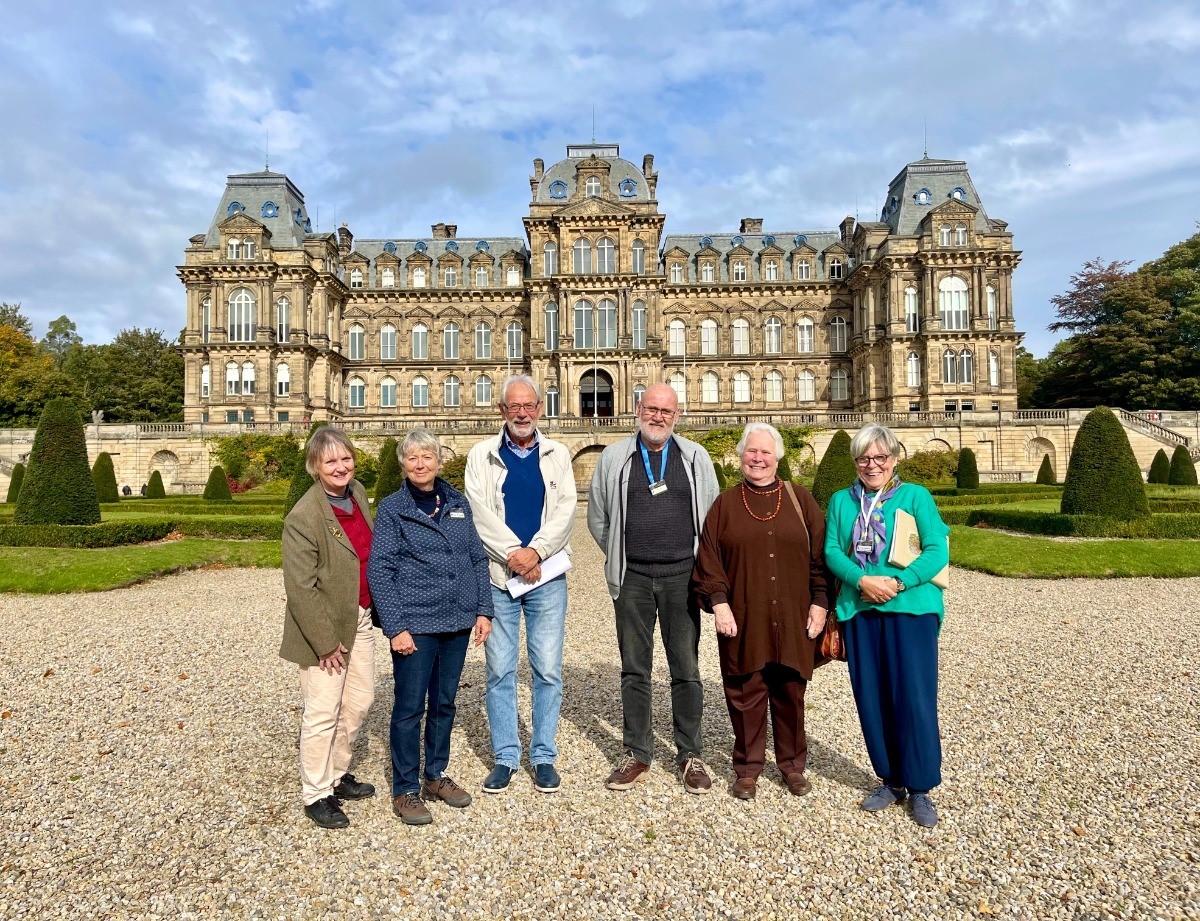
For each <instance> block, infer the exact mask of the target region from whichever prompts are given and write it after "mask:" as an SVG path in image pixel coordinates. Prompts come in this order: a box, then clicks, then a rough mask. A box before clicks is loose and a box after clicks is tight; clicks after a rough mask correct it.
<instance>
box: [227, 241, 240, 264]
mask: <svg viewBox="0 0 1200 921" xmlns="http://www.w3.org/2000/svg"><path fill="white" fill-rule="evenodd" d="M241 255H242V241H241V240H230V241H229V258H230V259H237V258H239V257H240V256H241Z"/></svg>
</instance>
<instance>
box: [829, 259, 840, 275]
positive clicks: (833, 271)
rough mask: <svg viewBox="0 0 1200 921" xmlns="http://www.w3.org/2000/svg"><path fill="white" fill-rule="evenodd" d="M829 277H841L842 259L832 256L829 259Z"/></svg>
mask: <svg viewBox="0 0 1200 921" xmlns="http://www.w3.org/2000/svg"><path fill="white" fill-rule="evenodd" d="M829 277H830V278H841V277H842V260H841V259H838V258H837V257H834V258H833V259H830V260H829Z"/></svg>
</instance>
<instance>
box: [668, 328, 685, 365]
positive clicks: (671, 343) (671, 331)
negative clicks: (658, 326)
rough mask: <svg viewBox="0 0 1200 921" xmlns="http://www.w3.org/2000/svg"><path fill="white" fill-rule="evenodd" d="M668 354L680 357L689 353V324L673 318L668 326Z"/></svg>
mask: <svg viewBox="0 0 1200 921" xmlns="http://www.w3.org/2000/svg"><path fill="white" fill-rule="evenodd" d="M667 333H668V335H667V354H668V355H672V356H675V357H678V356H680V355H686V354H687V324H685V323H684V322H683V320H672V321H671V324H670V326H668V327H667Z"/></svg>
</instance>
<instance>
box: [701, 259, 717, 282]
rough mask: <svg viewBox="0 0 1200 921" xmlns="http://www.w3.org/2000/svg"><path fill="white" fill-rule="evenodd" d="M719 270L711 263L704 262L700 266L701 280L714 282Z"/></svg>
mask: <svg viewBox="0 0 1200 921" xmlns="http://www.w3.org/2000/svg"><path fill="white" fill-rule="evenodd" d="M716 274H717V270H716V266H714V265H713V264H712V263H711V262H702V263H701V264H700V280H701V281H713V280H714V279H715V278H716Z"/></svg>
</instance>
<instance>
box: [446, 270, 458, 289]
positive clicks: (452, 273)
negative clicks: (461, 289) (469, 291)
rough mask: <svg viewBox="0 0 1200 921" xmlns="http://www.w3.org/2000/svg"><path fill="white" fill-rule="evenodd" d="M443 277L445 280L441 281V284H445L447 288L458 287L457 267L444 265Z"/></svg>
mask: <svg viewBox="0 0 1200 921" xmlns="http://www.w3.org/2000/svg"><path fill="white" fill-rule="evenodd" d="M444 278H445V281H444V282H443V284H445V286H446V287H447V288H457V287H458V268H457V267H456V266H453V265H448V266H446V271H445V273H444Z"/></svg>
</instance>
